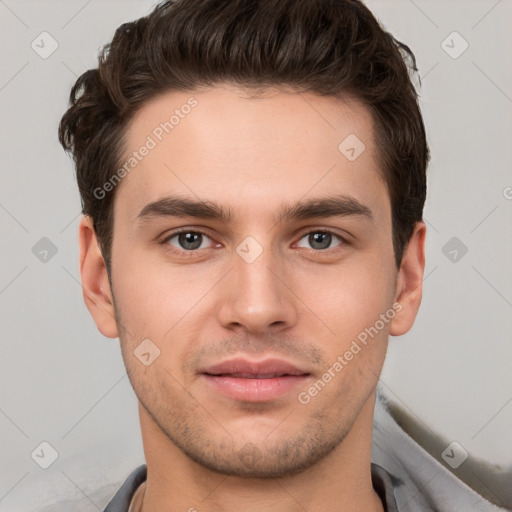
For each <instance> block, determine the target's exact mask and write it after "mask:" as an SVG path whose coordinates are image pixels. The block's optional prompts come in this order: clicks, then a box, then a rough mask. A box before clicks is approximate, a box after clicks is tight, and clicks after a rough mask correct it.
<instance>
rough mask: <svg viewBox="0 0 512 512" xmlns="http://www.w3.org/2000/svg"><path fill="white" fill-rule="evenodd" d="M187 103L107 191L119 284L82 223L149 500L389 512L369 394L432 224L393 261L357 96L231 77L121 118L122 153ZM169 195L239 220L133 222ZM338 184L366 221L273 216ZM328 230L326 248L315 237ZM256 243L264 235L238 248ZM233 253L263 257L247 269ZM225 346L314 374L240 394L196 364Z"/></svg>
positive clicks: (157, 505)
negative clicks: (267, 391) (263, 396)
mask: <svg viewBox="0 0 512 512" xmlns="http://www.w3.org/2000/svg"><path fill="white" fill-rule="evenodd" d="M191 97H193V98H194V99H195V100H197V105H196V106H195V107H194V108H193V109H191V112H190V113H189V114H188V115H186V116H184V117H183V118H180V121H179V124H177V125H176V126H174V128H173V130H172V131H171V132H170V133H168V134H164V136H163V137H162V140H161V141H159V142H158V144H157V145H156V147H154V148H153V149H151V150H150V151H149V153H148V154H147V156H145V157H144V158H143V159H141V161H140V162H139V163H138V165H137V166H136V168H134V169H133V170H132V171H131V172H130V173H129V174H127V175H126V176H125V177H124V178H123V179H122V181H121V183H120V184H119V185H118V186H117V190H116V196H115V202H114V237H113V247H112V283H109V280H108V277H107V273H106V269H105V265H104V261H103V258H102V256H101V252H100V250H99V248H98V244H97V241H96V238H95V234H94V230H93V229H92V224H91V220H90V219H89V218H87V217H84V218H83V219H82V222H81V224H80V249H81V252H80V269H81V276H82V283H83V290H84V299H85V302H86V304H87V307H88V309H89V311H90V312H91V314H92V316H93V318H94V321H95V322H96V325H97V327H98V329H99V330H100V331H101V332H102V333H103V334H104V335H105V336H108V337H111V338H116V337H119V339H120V343H121V350H122V355H123V359H124V362H125V365H126V368H127V373H128V376H129V378H130V382H131V384H132V386H133V389H134V391H135V393H136V394H137V397H138V399H139V414H140V421H141V431H142V438H143V444H144V450H145V455H146V464H147V466H148V480H147V484H146V490H145V496H144V503H143V510H144V512H156V511H158V510H168V511H174V510H188V509H190V508H191V507H194V508H195V509H197V510H198V511H200V512H203V511H221V510H224V511H225V510H235V508H236V509H237V510H247V511H256V510H258V511H267V510H285V511H295V510H297V511H299V510H304V509H305V510H308V511H310V512H313V511H317V510H318V511H319V510H322V511H334V510H339V507H340V503H343V510H344V511H352V510H369V511H373V510H375V511H377V510H382V504H381V502H380V500H379V498H378V496H377V495H376V493H375V492H374V491H373V488H372V483H371V475H370V452H371V436H372V422H373V411H374V405H375V389H376V386H377V382H378V378H379V375H380V372H381V369H382V365H383V362H384V359H385V355H386V349H387V342H388V336H389V335H401V334H403V333H405V332H407V331H408V330H409V329H410V328H411V326H412V324H413V322H414V319H415V316H416V314H417V311H418V308H419V305H420V301H421V291H422V278H423V271H424V242H425V231H426V230H425V225H424V224H423V223H418V224H417V226H416V228H415V231H414V233H413V235H412V236H411V239H410V241H409V244H408V246H407V248H406V250H405V252H404V257H403V260H402V264H401V267H400V269H397V268H396V266H395V262H394V257H393V246H392V238H391V233H392V228H391V207H390V201H389V194H388V192H387V188H386V185H385V182H384V181H383V180H382V177H381V171H380V169H379V160H378V153H377V148H376V146H375V143H374V138H373V122H372V118H371V116H370V114H369V111H368V110H367V109H366V108H365V107H364V106H363V105H362V104H360V103H359V102H358V101H356V100H353V99H350V98H346V99H344V100H343V101H341V100H336V99H333V98H327V97H318V96H315V95H313V94H309V93H304V94H297V93H294V92H292V91H287V90H285V89H278V90H277V89H272V90H266V91H265V93H264V94H263V95H261V96H260V97H258V98H251V97H250V93H249V92H248V91H244V90H242V89H237V88H235V87H233V86H228V85H227V84H219V85H217V86H215V87H212V88H208V89H203V90H201V91H189V92H169V93H166V94H164V95H161V96H160V97H158V98H155V99H153V100H152V101H150V102H148V103H147V104H146V105H145V106H144V107H143V108H142V109H141V110H140V111H139V112H138V113H137V114H136V116H135V117H134V118H133V119H132V120H131V122H130V124H129V127H128V130H127V136H126V144H125V149H126V155H125V156H126V157H127V158H128V157H129V156H130V155H131V154H132V153H133V151H134V150H137V149H138V148H140V146H141V145H142V144H144V142H145V141H146V140H147V136H148V134H151V133H153V130H154V129H155V128H156V127H157V126H159V124H160V123H162V122H164V121H165V120H168V119H169V116H170V114H172V112H173V111H174V110H175V109H176V108H178V109H179V108H180V107H181V106H182V105H184V104H185V103H186V102H187V100H189V99H190V98H191ZM350 134H355V135H356V136H357V137H358V138H359V139H360V140H361V141H362V142H363V143H364V144H365V150H364V152H363V153H362V154H361V155H360V156H359V157H358V158H357V159H355V160H354V161H350V160H349V159H347V158H346V156H345V155H344V154H342V153H341V152H340V151H339V150H338V146H339V144H340V143H341V142H342V141H343V140H344V139H345V138H346V137H347V136H348V135H350ZM171 195H173V196H179V197H181V198H187V199H190V200H193V201H209V202H216V203H218V204H219V205H221V206H222V207H223V208H225V209H226V210H229V211H230V212H231V213H232V218H231V219H230V220H229V221H227V222H224V221H222V220H219V219H211V218H198V217H163V216H162V217H161V216H151V217H147V218H145V219H140V218H138V215H139V213H140V212H141V211H142V209H143V208H144V207H145V206H146V205H147V204H149V203H151V202H154V201H157V200H160V199H162V198H164V197H166V196H171ZM333 195H343V196H346V197H351V198H354V199H355V200H357V201H358V202H360V203H362V204H363V205H365V206H366V207H367V208H368V209H369V210H370V211H371V215H372V218H371V219H370V218H368V217H367V216H365V215H345V216H329V217H325V216H323V217H313V218H302V219H288V220H282V221H280V220H279V219H278V218H276V213H277V212H278V211H279V210H280V209H281V208H282V207H283V205H293V204H295V203H297V202H300V201H307V200H312V199H323V198H325V197H327V196H333ZM178 228H185V229H186V231H188V232H190V231H191V232H197V231H200V232H203V233H205V234H206V236H204V237H203V238H202V239H201V238H199V242H201V243H200V246H199V248H198V249H196V250H194V251H190V250H188V252H187V249H186V248H187V247H190V245H189V246H187V245H185V248H184V247H183V242H182V245H180V239H179V238H178V237H177V236H176V237H174V238H171V239H169V237H170V236H171V235H172V234H175V231H176V230H177V229H178ZM326 230H329V231H331V232H332V233H333V236H332V239H330V240H331V241H330V245H329V238H328V239H327V241H326V242H325V246H322V247H321V244H319V243H318V242H317V243H315V240H314V239H313V241H312V237H311V236H309V235H311V234H314V233H318V232H320V233H323V232H325V231H326ZM336 235H339V236H340V237H342V238H338V237H337V236H336ZM249 236H250V237H252V238H253V239H254V240H255V241H256V242H257V243H256V244H255V243H254V242H252V241H251V244H252V245H250V246H249V245H244V244H243V242H244V241H246V238H247V237H249ZM166 239H167V240H166ZM201 240H202V241H201ZM185 241H186V240H185ZM162 242H163V243H162ZM241 244H242V245H241ZM240 247H243V248H245V249H248V250H249V252H250V253H251V254H252V255H255V254H256V253H255V252H254V251H259V250H261V251H262V252H261V254H259V256H258V257H257V258H256V259H255V260H254V261H252V262H250V263H249V262H248V261H246V260H245V259H244V258H242V257H241V255H240V254H241V253H240V252H237V248H239V249H240ZM258 247H259V248H258ZM319 247H320V248H319ZM323 247H325V248H323ZM111 284H112V286H111ZM396 303H399V305H400V311H399V312H396V314H394V315H393V316H394V318H392V319H390V320H389V321H388V322H385V325H384V327H383V328H381V329H380V330H379V332H378V334H377V335H375V336H374V337H373V338H368V342H367V344H366V345H362V344H361V343H359V345H360V346H361V347H362V348H361V350H360V351H359V352H358V353H357V354H355V355H354V356H353V358H352V359H351V360H350V361H347V364H346V365H344V366H343V369H342V370H341V371H338V372H334V374H335V377H333V378H331V379H330V381H329V382H328V383H327V384H326V385H325V387H323V388H322V389H321V391H319V392H318V393H317V394H316V395H315V396H313V397H311V400H310V401H309V402H308V403H306V404H305V403H301V402H300V401H299V400H298V394H299V392H304V391H307V390H308V389H309V388H310V386H311V385H312V384H313V383H314V382H316V381H318V379H321V378H322V376H323V375H324V374H325V373H326V372H327V371H328V369H329V368H331V369H332V367H333V364H334V363H335V362H336V361H337V360H338V356H340V355H341V356H343V354H345V353H346V351H347V350H349V349H350V347H351V343H352V342H353V340H355V339H357V336H358V335H359V334H360V333H361V332H363V331H364V330H365V329H366V328H369V327H370V326H374V325H375V324H376V321H377V320H378V319H379V318H380V317H379V315H381V314H385V313H386V312H389V311H390V310H392V311H393V304H396ZM145 339H149V340H151V342H152V343H153V344H154V345H155V346H157V347H158V349H159V350H160V355H159V356H158V357H157V358H156V359H155V360H154V361H153V362H152V363H151V364H150V365H148V366H146V365H144V364H142V363H141V361H140V360H139V358H137V357H136V356H135V354H134V350H136V349H137V347H138V346H139V345H140V344H141V342H142V341H143V340H145ZM235 356H240V357H244V358H247V359H250V360H254V361H261V360H264V359H267V358H278V359H282V360H285V361H288V362H290V363H292V364H294V365H295V366H296V367H298V368H300V369H301V370H303V371H305V372H308V373H309V375H308V377H306V378H305V381H304V382H303V383H301V384H300V385H298V386H296V387H295V388H293V389H292V390H291V391H289V392H286V393H285V394H283V395H281V396H279V397H278V398H276V399H272V400H267V401H261V402H248V401H241V400H236V399H234V398H231V397H228V396H225V395H223V394H222V393H219V392H217V391H216V390H214V389H213V388H212V387H211V386H210V385H209V383H208V382H206V380H205V378H204V376H202V375H200V374H199V373H198V371H199V370H200V369H201V368H204V367H207V366H209V365H212V364H216V363H219V362H221V361H225V360H227V359H231V358H233V357H235ZM331 371H332V370H331Z"/></svg>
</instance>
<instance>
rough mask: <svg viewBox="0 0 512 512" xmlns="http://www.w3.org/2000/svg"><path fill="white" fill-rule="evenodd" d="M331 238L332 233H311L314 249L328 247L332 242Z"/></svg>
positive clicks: (310, 237)
mask: <svg viewBox="0 0 512 512" xmlns="http://www.w3.org/2000/svg"><path fill="white" fill-rule="evenodd" d="M331 238H332V237H331V234H330V233H322V232H318V233H314V234H311V235H309V243H310V244H311V246H312V247H313V248H314V249H327V248H328V247H329V245H330V244H331ZM315 244H319V245H320V247H318V246H316V247H315Z"/></svg>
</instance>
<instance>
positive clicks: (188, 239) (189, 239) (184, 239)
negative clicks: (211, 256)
mask: <svg viewBox="0 0 512 512" xmlns="http://www.w3.org/2000/svg"><path fill="white" fill-rule="evenodd" d="M179 242H180V244H181V246H182V247H183V248H184V249H191V250H194V249H198V248H199V247H200V246H201V235H200V234H199V233H180V235H179Z"/></svg>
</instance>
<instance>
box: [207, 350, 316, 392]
mask: <svg viewBox="0 0 512 512" xmlns="http://www.w3.org/2000/svg"><path fill="white" fill-rule="evenodd" d="M199 374H200V375H201V377H202V378H203V379H204V380H205V382H206V384H207V385H208V387H209V388H210V389H211V390H213V391H215V392H217V393H219V392H220V393H221V394H223V395H224V396H227V397H228V398H231V399H234V400H240V401H245V402H268V401H271V400H275V399H277V398H280V397H282V396H283V395H286V394H287V393H289V392H290V391H292V390H293V389H295V388H296V387H297V386H299V385H304V382H305V380H306V379H308V378H310V377H311V374H310V373H309V372H308V371H306V370H302V369H300V368H298V367H297V366H295V365H293V364H291V363H289V362H287V361H283V360H278V359H267V360H263V361H250V360H247V359H233V360H230V361H224V362H222V363H219V364H216V365H214V366H210V367H208V368H205V369H202V370H200V371H199Z"/></svg>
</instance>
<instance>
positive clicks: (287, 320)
mask: <svg viewBox="0 0 512 512" xmlns="http://www.w3.org/2000/svg"><path fill="white" fill-rule="evenodd" d="M240 254H242V256H243V253H240ZM240 254H239V253H236V252H234V253H233V256H232V262H231V263H232V269H231V271H230V272H229V274H228V275H227V276H226V277H227V279H225V280H223V283H224V284H223V285H222V286H223V289H222V293H221V295H222V297H219V299H220V300H219V307H218V309H217V313H218V318H219V321H220V323H221V324H222V325H223V327H225V328H227V329H230V330H244V331H248V332H250V333H253V334H265V333H267V332H269V331H271V332H279V331H281V330H284V329H287V328H289V327H291V326H292V325H294V324H295V322H296V320H297V305H296V302H297V298H296V296H295V295H294V293H293V290H292V288H291V287H290V281H291V279H290V278H289V277H288V276H289V271H287V267H286V262H285V261H283V260H282V259H280V258H278V257H276V256H275V255H273V254H272V251H271V250H270V249H268V250H267V249H264V250H263V251H262V253H261V254H260V255H259V256H258V257H257V258H256V259H255V260H254V261H251V259H244V257H242V256H241V255H240Z"/></svg>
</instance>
